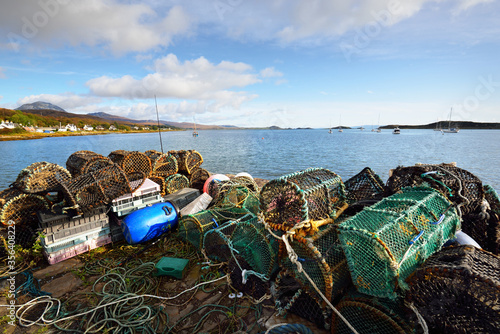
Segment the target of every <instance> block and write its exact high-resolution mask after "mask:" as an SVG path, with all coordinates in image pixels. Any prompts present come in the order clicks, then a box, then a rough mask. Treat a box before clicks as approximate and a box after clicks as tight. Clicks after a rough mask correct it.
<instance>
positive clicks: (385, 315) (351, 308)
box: [331, 290, 424, 334]
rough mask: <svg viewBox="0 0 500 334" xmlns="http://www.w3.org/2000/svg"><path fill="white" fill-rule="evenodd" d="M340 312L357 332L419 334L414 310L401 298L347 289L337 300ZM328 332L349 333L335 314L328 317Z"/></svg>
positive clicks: (349, 330)
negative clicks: (340, 298)
mask: <svg viewBox="0 0 500 334" xmlns="http://www.w3.org/2000/svg"><path fill="white" fill-rule="evenodd" d="M336 307H337V309H338V310H339V312H340V314H341V315H342V316H343V317H344V318H346V319H347V321H348V322H349V324H350V325H351V326H352V327H353V328H354V329H355V330H356V331H357V332H358V333H373V334H378V333H380V334H385V333H405V334H411V333H414V334H420V333H423V332H424V330H423V328H422V326H421V325H420V324H419V323H418V322H417V321H416V318H415V314H414V313H413V311H412V310H411V309H409V308H408V307H407V306H405V304H404V299H402V298H399V299H397V300H392V299H387V298H378V297H372V296H368V295H365V294H362V293H359V292H357V291H355V290H349V291H348V292H347V293H346V294H345V295H344V296H343V297H342V300H341V301H340V302H339V303H338V304H337V306H336ZM331 321H332V322H331V324H332V326H331V333H349V334H350V333H352V330H351V329H350V328H349V327H348V326H347V325H346V323H345V322H344V321H343V320H342V319H341V318H340V317H339V316H338V315H337V314H336V313H333V315H332V319H331Z"/></svg>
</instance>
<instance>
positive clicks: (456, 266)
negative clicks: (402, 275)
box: [405, 245, 500, 333]
mask: <svg viewBox="0 0 500 334" xmlns="http://www.w3.org/2000/svg"><path fill="white" fill-rule="evenodd" d="M407 282H408V284H409V287H410V289H409V291H408V292H407V294H406V296H405V301H406V303H408V304H411V305H413V306H414V307H415V308H416V309H417V310H418V312H419V313H420V314H421V316H422V317H423V318H424V319H425V322H426V323H427V326H428V327H429V332H430V333H499V329H500V301H499V296H500V257H499V256H497V255H494V254H492V253H489V252H487V251H484V250H482V249H480V248H476V247H473V246H469V245H463V246H456V247H453V246H452V247H446V248H443V249H442V250H441V251H439V252H437V253H435V254H434V255H433V256H431V257H430V258H428V259H427V261H425V262H424V263H423V265H422V266H421V267H420V268H418V269H417V270H416V271H415V272H414V273H413V274H412V275H411V276H410V277H408V278H407Z"/></svg>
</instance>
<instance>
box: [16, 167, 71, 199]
mask: <svg viewBox="0 0 500 334" xmlns="http://www.w3.org/2000/svg"><path fill="white" fill-rule="evenodd" d="M69 179H71V174H70V173H69V172H68V170H67V169H66V168H64V167H61V166H59V165H57V164H53V163H50V162H46V161H42V162H35V163H33V164H31V165H29V166H28V167H26V168H24V169H23V170H21V172H20V173H19V175H18V176H17V179H16V181H15V182H14V187H16V188H17V189H19V190H21V191H22V192H24V193H29V194H33V193H41V192H51V191H58V190H61V182H67V181H68V180H69Z"/></svg>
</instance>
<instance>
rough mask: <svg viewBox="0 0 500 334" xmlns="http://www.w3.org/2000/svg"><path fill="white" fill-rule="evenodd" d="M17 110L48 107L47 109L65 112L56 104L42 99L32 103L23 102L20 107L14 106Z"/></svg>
mask: <svg viewBox="0 0 500 334" xmlns="http://www.w3.org/2000/svg"><path fill="white" fill-rule="evenodd" d="M16 109H17V110H42V109H48V110H57V111H62V112H66V110H64V109H63V108H61V107H58V106H56V105H55V104H52V103H49V102H44V101H36V102H33V103H25V104H23V105H22V106H20V107H17V108H16Z"/></svg>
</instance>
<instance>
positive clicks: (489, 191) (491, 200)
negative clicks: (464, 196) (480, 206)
mask: <svg viewBox="0 0 500 334" xmlns="http://www.w3.org/2000/svg"><path fill="white" fill-rule="evenodd" d="M483 190H484V198H485V199H486V200H487V201H488V204H489V205H490V208H491V210H492V211H493V212H495V213H496V214H497V215H500V197H499V196H498V193H497V192H496V190H495V189H494V188H493V187H492V186H490V185H489V184H485V185H484V186H483Z"/></svg>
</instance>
